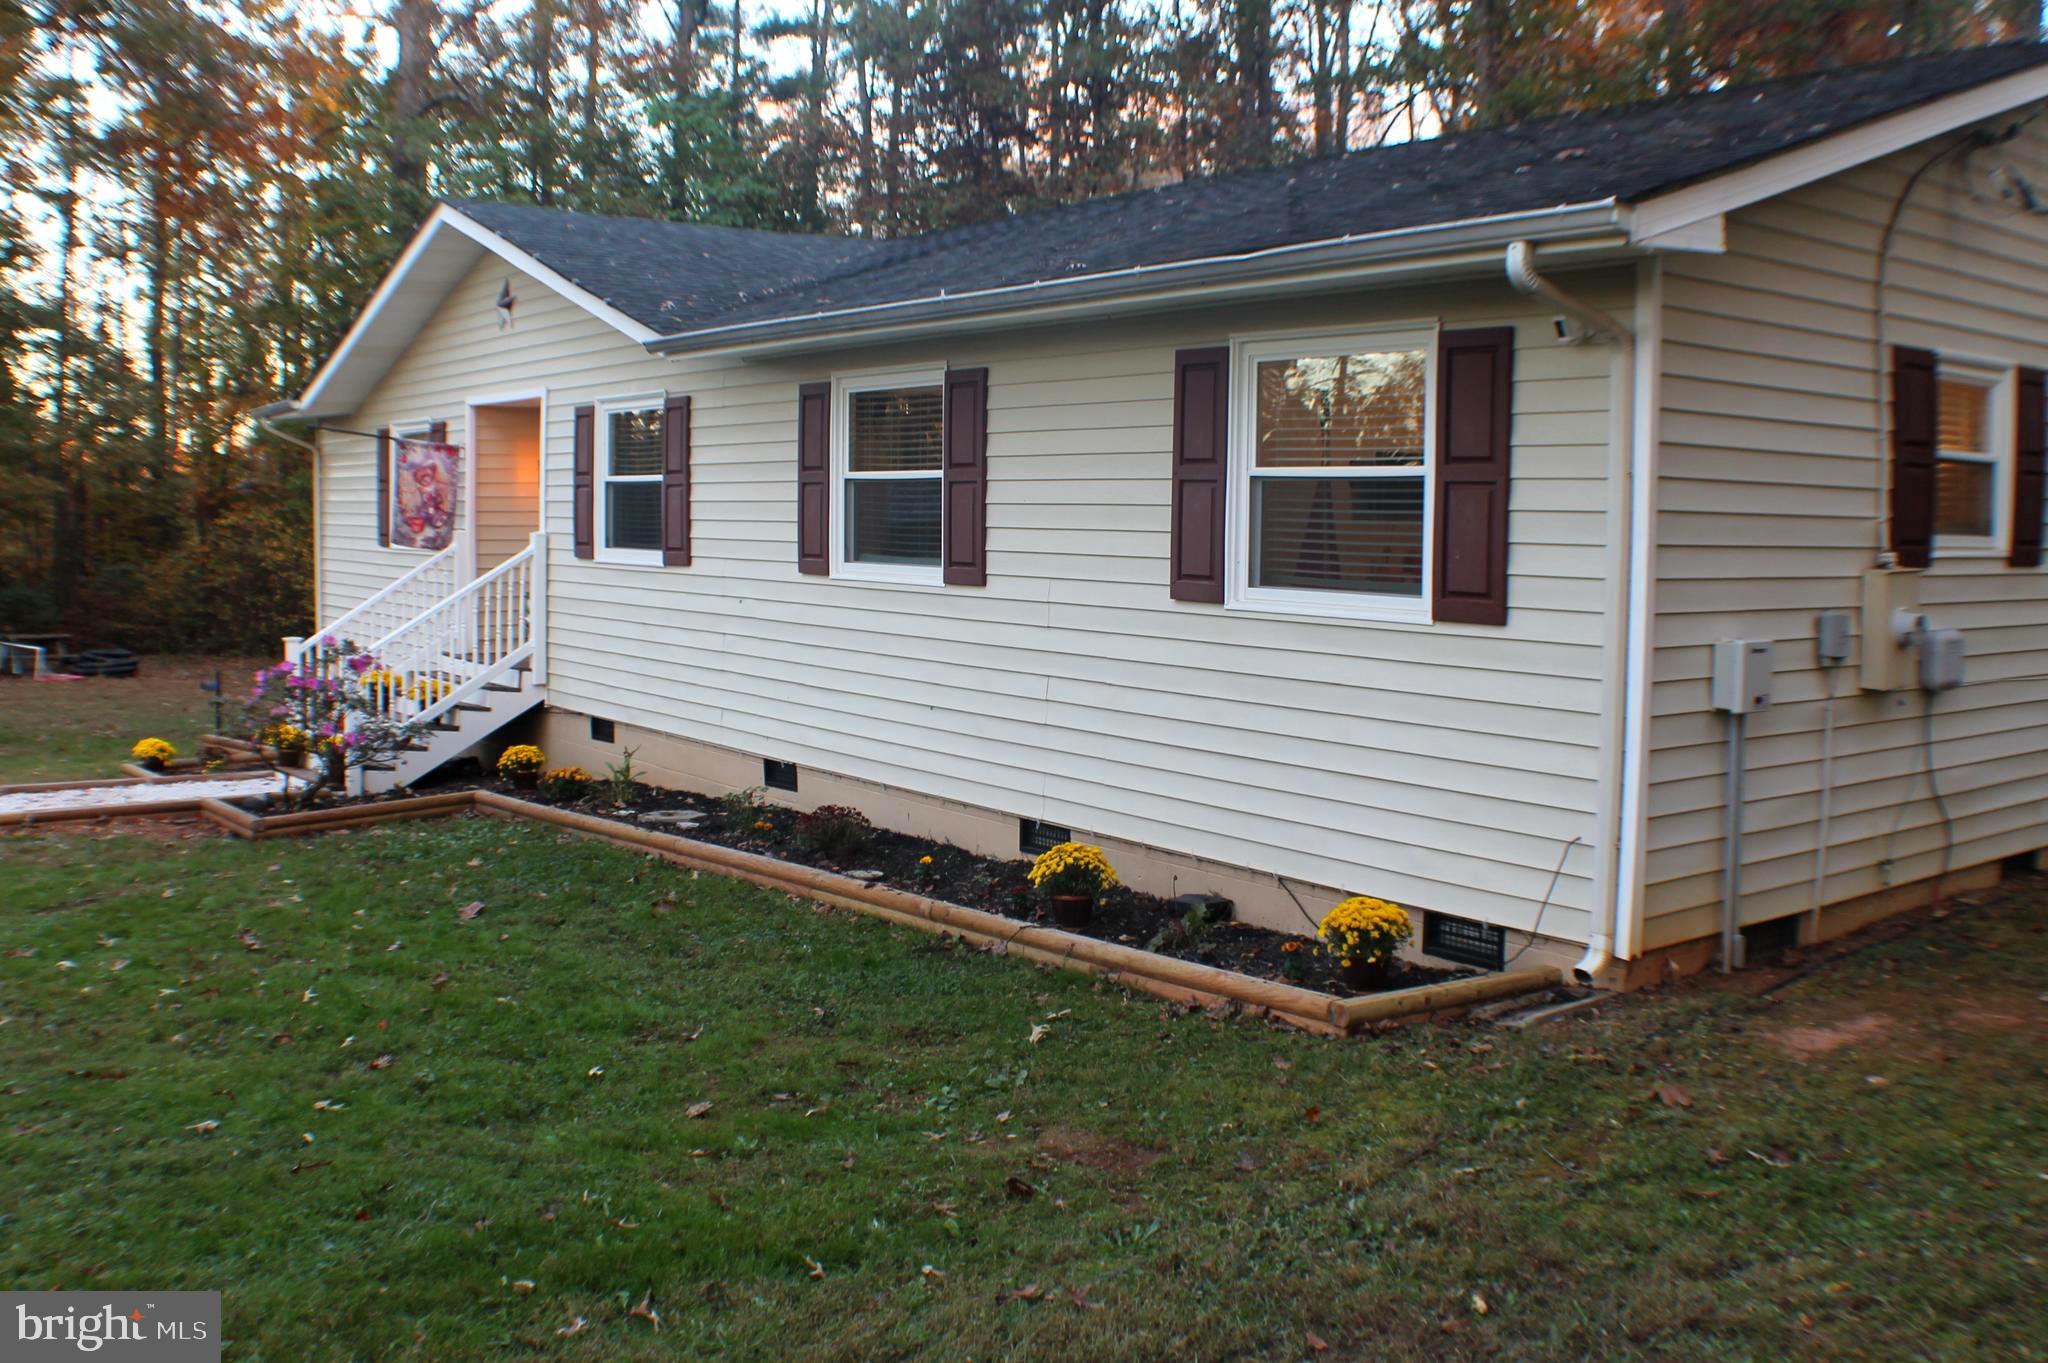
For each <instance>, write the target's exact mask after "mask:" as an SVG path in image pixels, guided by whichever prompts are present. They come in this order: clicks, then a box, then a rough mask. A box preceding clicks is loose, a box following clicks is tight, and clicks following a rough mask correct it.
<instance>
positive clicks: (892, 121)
mask: <svg viewBox="0 0 2048 1363" xmlns="http://www.w3.org/2000/svg"><path fill="white" fill-rule="evenodd" d="M902 189H903V77H902V76H901V75H900V74H899V73H897V72H895V71H891V72H890V73H889V164H888V190H887V200H888V211H887V213H886V214H885V215H884V218H885V220H886V221H887V222H888V224H889V235H890V236H892V237H895V236H901V235H902V234H903V201H902V197H901V195H902Z"/></svg>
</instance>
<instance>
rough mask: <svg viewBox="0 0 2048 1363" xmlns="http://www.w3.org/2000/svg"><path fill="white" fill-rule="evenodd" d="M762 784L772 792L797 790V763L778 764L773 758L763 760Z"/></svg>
mask: <svg viewBox="0 0 2048 1363" xmlns="http://www.w3.org/2000/svg"><path fill="white" fill-rule="evenodd" d="M761 784H762V785H764V786H766V787H768V789H770V790H795V789H796V763H794V762H778V761H777V760H776V759H774V758H772V757H764V758H762V759H761Z"/></svg>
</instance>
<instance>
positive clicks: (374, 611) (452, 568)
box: [285, 538, 464, 663]
mask: <svg viewBox="0 0 2048 1363" xmlns="http://www.w3.org/2000/svg"><path fill="white" fill-rule="evenodd" d="M463 563H464V559H463V543H462V540H461V539H460V538H458V539H456V541H455V542H454V543H452V544H450V545H449V546H448V547H447V548H446V549H443V550H442V551H441V552H440V553H438V554H435V555H434V556H433V557H432V558H429V559H427V560H426V561H424V562H422V563H419V564H417V565H415V566H414V568H413V569H412V571H411V572H409V573H407V574H405V576H403V577H401V578H399V579H398V580H397V581H395V582H392V583H391V584H390V585H389V586H386V587H385V588H383V589H382V590H381V591H379V592H377V593H376V594H375V595H373V596H371V597H370V598H369V599H368V600H366V601H364V602H363V603H362V604H361V605H359V606H357V607H356V608H355V609H354V610H352V611H350V612H349V613H348V614H346V615H344V616H342V617H341V618H340V619H339V620H336V621H335V622H333V623H332V624H330V625H327V626H325V627H324V628H322V629H320V630H318V631H316V632H315V633H314V634H313V635H312V636H310V637H308V638H303V639H300V640H298V641H297V642H296V643H295V644H293V645H292V646H291V647H289V648H287V649H286V650H285V660H286V661H287V662H294V663H295V662H298V661H299V660H300V659H301V658H302V657H303V656H304V655H305V654H306V652H307V651H308V650H310V649H311V648H312V647H313V646H314V645H315V644H317V643H318V642H319V641H320V640H321V639H325V638H332V639H336V640H339V641H342V642H352V643H355V644H357V645H361V644H365V643H368V642H369V641H370V640H372V639H382V638H385V637H387V636H389V635H391V634H395V633H396V632H397V631H398V630H400V629H401V628H403V627H404V626H405V625H406V624H407V623H408V622H409V621H412V620H414V619H417V618H418V617H419V616H421V615H423V614H425V613H426V611H427V610H429V609H430V608H431V607H432V606H433V605H434V603H435V602H437V601H445V600H447V599H448V597H450V596H451V595H453V594H454V593H455V592H456V590H457V589H459V588H460V587H461V585H462V569H463Z"/></svg>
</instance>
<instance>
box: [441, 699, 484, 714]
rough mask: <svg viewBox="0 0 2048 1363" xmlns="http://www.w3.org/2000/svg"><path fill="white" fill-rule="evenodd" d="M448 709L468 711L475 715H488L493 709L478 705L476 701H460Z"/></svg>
mask: <svg viewBox="0 0 2048 1363" xmlns="http://www.w3.org/2000/svg"><path fill="white" fill-rule="evenodd" d="M448 708H449V709H451V710H468V711H470V712H471V713H473V714H483V713H487V712H488V711H489V710H490V708H491V707H490V706H488V705H478V704H476V703H475V702H474V701H467V700H459V701H457V702H455V704H453V705H451V706H450V707H448Z"/></svg>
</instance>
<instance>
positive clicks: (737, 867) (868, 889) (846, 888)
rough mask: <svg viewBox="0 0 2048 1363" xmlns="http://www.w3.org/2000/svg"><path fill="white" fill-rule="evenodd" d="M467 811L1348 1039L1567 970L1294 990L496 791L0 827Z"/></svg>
mask: <svg viewBox="0 0 2048 1363" xmlns="http://www.w3.org/2000/svg"><path fill="white" fill-rule="evenodd" d="M84 784H88V785H92V784H97V785H109V784H117V783H114V782H105V781H102V782H88V783H84ZM119 784H138V783H135V782H125V783H119ZM12 789H22V788H21V787H14V788H12ZM0 793H4V789H0ZM465 809H474V810H477V811H478V812H480V813H484V814H488V815H491V816H493V817H496V818H517V819H526V820H530V821H532V822H534V823H543V824H550V825H553V826H554V827H557V828H563V829H567V830H569V831H571V832H574V833H578V834H581V835H583V836H585V837H594V838H601V839H603V840H604V841H606V842H610V843H614V844H616V845H618V846H621V847H628V848H635V849H638V850H640V851H644V852H649V853H652V854H654V855H656V856H659V857H662V858H664V859H665V860H668V861H671V862H675V863H676V864H678V865H682V866H688V867H690V868H692V869H693V870H699V871H709V872H711V873H713V874H715V875H723V876H731V877H733V878H734V879H738V880H745V881H747V882H749V883H751V884H755V885H759V886H762V887H764V888H766V889H771V890H780V891H782V892H784V893H785V894H789V895H793V896H797V897H800V898H804V899H810V900H815V901H817V902H819V903H822V904H825V905H827V906H829V907H831V908H838V909H847V910H851V911H852V912H855V913H861V914H866V915H868V916H869V917H873V918H880V919H883V920H885V921H888V922H892V923H900V924H903V925H904V926H906V927H912V928H916V929H918V930H920V931H923V932H934V933H942V934H950V935H952V936H956V937H959V938H960V939H962V940H963V941H966V942H969V943H971V944H973V945H976V946H980V947H985V948H988V949H989V950H991V951H995V952H999V953H1001V954H1004V955H1009V956H1016V957H1019V958H1021V959H1024V960H1027V961H1032V962H1036V963H1038V964H1041V965H1050V966H1058V967H1061V968H1062V969H1067V970H1078V971H1082V972H1084V973H1087V974H1092V975H1099V976H1101V977H1102V978H1104V979H1106V980H1108V981H1110V982H1112V983H1115V984H1119V985H1123V986H1126V987H1128V988H1132V989H1137V990H1141V991H1143V992H1145V993H1148V994H1153V995H1156V996H1158V997H1160V998H1163V999H1170V1000H1172V1001H1173V1002H1175V1003H1183V1004H1193V1005H1195V1006H1197V1007H1210V1006H1214V1005H1218V1004H1235V1005H1237V1006H1239V1007H1241V1008H1243V1009H1245V1010H1246V1011H1247V1012H1249V1013H1250V1014H1252V1015H1253V1016H1264V1017H1272V1018H1276V1019H1278V1020H1280V1021H1283V1022H1287V1023H1290V1024H1292V1025H1294V1026H1296V1027H1300V1028H1303V1029H1304V1030H1307V1031H1312V1032H1320V1033H1323V1034H1325V1035H1329V1036H1345V1035H1348V1034H1350V1033H1352V1032H1355V1031H1359V1030H1361V1029H1363V1028H1365V1027H1369V1026H1371V1025H1373V1024H1375V1023H1379V1022H1388V1021H1392V1020H1394V1019H1397V1018H1408V1017H1417V1016H1421V1015H1424V1014H1429V1013H1438V1012H1444V1011H1446V1010H1449V1009H1454V1008H1462V1007H1466V1006H1468V1005H1470V1004H1474V1003H1479V1002H1482V1001H1485V1000H1488V999H1498V998H1505V997H1508V996H1510V995H1514V994H1524V993H1532V992H1534V991H1536V990H1539V989H1546V988H1549V987H1550V986H1552V985H1555V984H1559V983H1561V982H1562V980H1563V974H1562V972H1561V971H1560V970H1559V969H1558V968H1557V967H1555V966H1537V967H1532V968H1530V969H1527V970H1513V971H1507V972H1503V973H1501V974H1496V975H1480V976H1477V977H1474V978H1471V979H1463V980H1452V981H1449V982H1447V983H1444V984H1427V985H1421V986H1419V987H1417V988H1413V989H1397V990H1391V991H1389V992H1387V993H1384V994H1364V995H1360V996H1358V997H1356V998H1348V999H1346V998H1339V997H1337V996H1335V995H1333V994H1323V993H1319V992H1317V991H1316V990H1313V989H1303V988H1301V987H1300V986H1298V985H1291V984H1282V983H1280V982H1278V981H1274V980H1261V979H1257V978H1254V977H1253V976H1250V975H1241V974H1239V973H1238V972H1236V971H1234V970H1222V969H1219V968H1217V967H1215V966H1206V965H1201V964H1198V963H1197V962H1194V961H1183V960H1178V959H1176V958H1174V957H1171V956H1160V955H1156V954H1154V953H1152V952H1149V951H1140V950H1138V949H1137V948H1135V947H1127V946H1121V945H1119V944H1117V943H1115V942H1104V941H1101V940H1099V939H1097V938H1093V937H1084V936H1081V935H1079V934H1078V933H1071V932H1063V931H1061V930H1060V929H1058V928H1052V927H1042V926H1039V925H1038V924H1035V923H1020V922H1018V921H1017V920H1015V919H1012V918H1005V917H1003V916H1002V915H1000V914H994V913H988V912H985V911H983V910H980V909H970V908H967V907H966V906H964V905H961V904H949V903H947V902H946V901H944V900H941V899H931V898H927V897H926V896H924V895H918V894H912V893H910V892H908V891H906V890H896V889H891V888H889V887H887V886H882V885H870V884H868V883H866V882H864V881H859V880H855V879H853V878H852V877H851V876H842V875H837V874H834V873H833V872H830V871H820V870H817V869H815V868H813V867H809V866H799V865H797V864H795V863H793V862H787V861H777V860H776V859H774V858H773V857H764V856H760V855H758V854H756V853H753V852H741V851H738V850H736V849H734V848H730V847H720V846H718V845H717V844H715V843H708V842H697V841H695V840H694V839H690V838H685V837H680V836H678V835H676V834H674V833H656V832H653V831H651V830H649V829H644V828H634V827H632V826H630V825H627V824H622V823H618V822H615V821H613V820H611V819H603V818H598V817H597V816H595V815H591V814H577V813H573V812H571V811H569V810H565V809H556V808H554V807H552V806H550V805H541V804H534V803H532V802H530V801H527V800H519V799H514V798H513V797H511V796H509V795H501V794H499V793H498V792H496V791H492V790H461V791H451V792H448V793H446V794H441V795H419V796H413V797H411V798H409V799H403V800H385V801H380V802H378V803H375V804H363V805H341V806H337V807H336V808H333V809H316V810H307V811H305V812H302V813H297V814H273V815H261V816H259V815H255V814H251V813H249V812H247V811H246V810H242V809H238V808H236V807H235V806H234V805H231V804H228V803H227V802H226V801H224V800H217V799H214V798H213V797H211V796H188V797H186V798H183V799H178V800H163V801H155V802H152V803H149V804H134V805H96V806H88V807H82V808H75V809H54V810H18V811H14V812H12V813H7V814H0V827H8V826H15V827H24V826H34V825H36V824H43V823H56V822H78V821H82V820H96V819H120V818H135V817H143V816H150V815H158V816H160V815H164V814H183V813H196V814H198V815H199V816H200V817H202V818H204V819H206V820H207V821H208V822H210V823H213V824H216V825H218V826H219V827H221V828H223V829H225V830H226V831H227V832H229V833H232V834H234V835H235V836H236V837H240V838H247V839H251V840H255V839H261V838H281V837H297V836H300V835H302V834H307V833H327V832H335V831H340V830H345V829H354V828H364V827H368V826H370V825H373V824H379V823H385V822H388V821H391V820H396V819H431V818H440V817H443V816H445V815H449V814H456V813H460V812H461V811H463V810H465Z"/></svg>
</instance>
